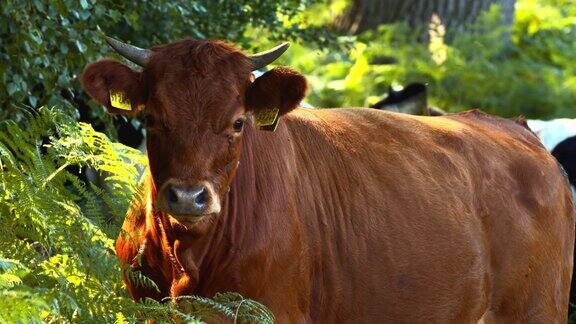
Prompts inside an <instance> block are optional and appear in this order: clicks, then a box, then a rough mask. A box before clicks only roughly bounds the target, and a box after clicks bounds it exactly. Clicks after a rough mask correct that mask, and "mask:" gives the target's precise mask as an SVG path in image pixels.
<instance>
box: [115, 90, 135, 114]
mask: <svg viewBox="0 0 576 324" xmlns="http://www.w3.org/2000/svg"><path fill="white" fill-rule="evenodd" d="M110 104H111V105H112V107H114V108H118V109H122V110H132V104H131V103H130V99H128V97H127V96H126V94H125V93H124V92H123V91H118V90H110Z"/></svg>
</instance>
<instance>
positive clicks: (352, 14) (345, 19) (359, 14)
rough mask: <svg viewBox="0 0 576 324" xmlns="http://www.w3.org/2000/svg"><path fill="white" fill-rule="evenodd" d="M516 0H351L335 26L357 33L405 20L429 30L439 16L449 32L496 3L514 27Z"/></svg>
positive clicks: (467, 22)
mask: <svg viewBox="0 0 576 324" xmlns="http://www.w3.org/2000/svg"><path fill="white" fill-rule="evenodd" d="M515 1H516V0H351V3H350V4H349V6H348V8H347V9H346V10H345V12H344V13H343V14H342V15H341V16H340V17H338V18H336V21H335V25H336V27H337V28H339V29H340V30H343V31H346V32H349V33H352V34H356V33H361V32H363V31H366V30H369V29H375V28H377V27H378V26H379V25H381V24H389V23H395V22H401V21H404V22H406V23H408V25H410V26H412V27H419V26H424V27H427V26H428V24H429V23H430V19H431V18H432V15H433V14H437V15H438V16H439V17H440V19H441V20H442V23H443V24H444V26H446V28H447V30H448V31H449V32H454V31H457V30H460V29H462V28H464V27H465V26H466V25H468V24H469V23H471V22H473V21H474V20H475V19H476V18H478V16H479V15H480V13H481V12H482V11H484V10H486V9H488V8H489V7H490V5H492V4H493V3H496V4H499V5H500V6H501V9H502V12H503V14H504V21H503V23H504V24H506V25H508V26H510V25H511V24H512V22H513V19H514V4H515Z"/></svg>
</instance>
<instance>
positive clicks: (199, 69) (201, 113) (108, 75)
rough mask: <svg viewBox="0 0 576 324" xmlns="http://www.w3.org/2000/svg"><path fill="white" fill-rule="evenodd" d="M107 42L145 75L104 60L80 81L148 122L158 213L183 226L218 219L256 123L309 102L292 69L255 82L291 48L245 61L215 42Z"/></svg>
mask: <svg viewBox="0 0 576 324" xmlns="http://www.w3.org/2000/svg"><path fill="white" fill-rule="evenodd" d="M107 40H108V43H109V44H110V45H111V46H112V47H113V48H114V49H115V50H116V51H117V52H119V53H120V54H121V55H123V56H124V57H126V58H128V59H129V60H131V61H133V62H134V63H136V64H138V65H140V66H142V67H143V69H142V71H135V70H133V69H131V68H129V67H128V66H126V65H124V64H121V63H119V62H117V61H114V60H110V59H105V60H101V61H98V62H95V63H92V64H89V65H88V66H87V67H86V68H85V70H84V72H83V74H82V77H81V81H82V84H83V86H84V88H85V90H86V92H88V94H89V95H90V96H91V97H92V98H94V99H95V100H96V101H97V102H99V103H100V104H102V105H104V106H105V107H106V108H107V110H108V111H109V112H111V113H115V114H124V115H128V116H133V115H135V114H139V113H140V114H143V115H144V116H145V120H146V130H147V143H146V146H147V150H148V158H149V165H150V172H151V174H152V179H153V182H154V186H155V188H156V191H157V196H156V199H155V206H154V208H155V209H156V210H159V211H162V212H166V213H168V214H170V215H172V216H173V217H175V218H176V219H177V220H178V221H181V222H183V223H194V222H195V221H196V220H197V219H199V217H200V216H205V215H210V214H218V213H219V212H220V210H221V206H222V201H223V199H224V197H225V195H226V193H227V191H228V188H229V186H230V183H231V181H232V179H233V177H234V174H235V171H236V168H237V166H238V163H239V160H240V153H241V148H242V138H243V134H244V132H246V131H252V129H253V125H252V119H251V115H252V114H254V113H257V112H259V111H262V110H263V109H270V108H276V109H278V111H279V114H280V115H282V114H286V113H288V112H289V111H291V110H293V109H294V108H296V107H297V106H298V105H299V103H300V101H301V100H302V98H303V97H304V95H305V92H306V80H305V79H304V77H303V76H302V75H300V74H298V73H296V72H294V71H291V70H289V69H286V68H275V69H272V70H270V71H268V72H267V73H265V74H264V75H263V76H261V77H260V78H258V79H256V80H254V77H253V75H252V71H253V70H256V69H259V68H262V67H264V66H265V65H267V64H269V63H271V62H272V61H274V60H275V59H276V58H277V57H279V56H280V55H281V54H282V53H283V52H284V51H285V50H286V49H287V47H288V44H282V45H280V46H278V47H276V48H274V49H272V50H269V51H266V52H263V53H259V54H255V55H245V54H244V53H243V52H241V51H240V50H238V49H236V48H235V47H233V46H231V45H229V44H226V43H224V42H221V41H213V40H208V41H202V40H191V39H185V40H181V41H178V42H174V43H171V44H167V45H163V46H157V47H153V48H152V49H149V50H148V49H141V48H138V47H134V46H131V45H127V44H124V43H122V42H119V41H117V40H114V39H111V38H108V39H107ZM119 97H120V99H119ZM118 102H121V103H122V104H118Z"/></svg>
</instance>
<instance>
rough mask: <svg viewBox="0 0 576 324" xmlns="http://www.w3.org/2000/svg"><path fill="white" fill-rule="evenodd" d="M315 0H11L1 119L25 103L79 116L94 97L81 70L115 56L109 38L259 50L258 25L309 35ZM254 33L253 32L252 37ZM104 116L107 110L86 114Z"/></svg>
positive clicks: (2, 30)
mask: <svg viewBox="0 0 576 324" xmlns="http://www.w3.org/2000/svg"><path fill="white" fill-rule="evenodd" d="M312 2H315V0H287V1H280V2H276V1H267V0H250V1H248V0H186V1H184V0H177V1H167V0H160V1H147V0H145V1H112V0H102V1H94V0H57V1H47V0H31V1H17V0H4V1H2V5H1V6H0V107H2V109H0V120H2V119H6V118H23V116H22V115H21V114H19V110H18V108H17V107H18V105H17V104H26V105H29V106H31V107H40V106H54V105H58V106H60V107H61V108H62V109H66V110H67V111H69V112H71V113H75V107H74V106H77V105H79V104H81V103H82V102H85V101H87V98H86V97H85V96H84V95H83V94H82V91H80V87H79V82H78V78H77V77H78V75H79V74H80V72H81V71H82V69H83V68H84V66H85V65H86V64H87V63H88V62H91V61H94V60H97V59H101V58H103V57H106V56H113V54H114V53H113V51H112V50H111V49H110V48H109V47H108V46H107V45H106V44H105V43H104V37H103V36H104V35H111V36H115V37H119V38H121V39H123V40H125V41H128V42H132V43H134V44H135V45H138V46H141V47H148V46H151V45H153V44H161V43H166V42H171V41H174V40H177V39H180V38H183V37H188V36H190V37H194V38H222V39H226V40H229V41H233V42H238V43H239V44H240V45H241V46H243V47H244V48H245V49H252V46H251V37H250V35H252V36H254V37H259V33H257V32H254V30H265V31H266V32H267V35H268V36H269V38H271V39H276V40H277V39H285V38H295V37H305V38H307V39H309V40H313V39H315V38H314V37H312V35H311V34H312V32H311V31H309V30H305V29H304V28H302V26H301V25H300V21H299V20H297V19H296V20H295V21H292V19H293V18H295V17H296V16H297V15H298V13H300V12H301V11H302V10H303V9H304V8H305V7H306V6H307V5H308V4H309V3H312ZM247 30H250V31H251V34H250V35H248V34H247ZM83 113H86V114H88V115H91V117H92V118H96V119H104V118H105V116H104V115H103V113H102V110H101V109H92V110H89V111H84V112H83Z"/></svg>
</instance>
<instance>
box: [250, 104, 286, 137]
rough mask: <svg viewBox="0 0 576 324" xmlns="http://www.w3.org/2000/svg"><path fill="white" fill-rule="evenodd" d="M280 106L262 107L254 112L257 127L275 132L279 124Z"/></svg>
mask: <svg viewBox="0 0 576 324" xmlns="http://www.w3.org/2000/svg"><path fill="white" fill-rule="evenodd" d="M279 112H280V110H279V109H278V108H269V109H261V110H258V111H256V112H254V120H255V121H256V128H258V129H260V130H265V131H269V132H273V131H275V130H276V126H278V119H279V118H278V113H279Z"/></svg>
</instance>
